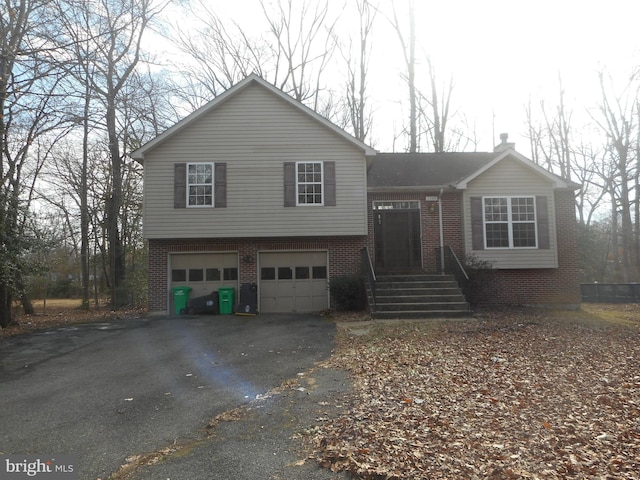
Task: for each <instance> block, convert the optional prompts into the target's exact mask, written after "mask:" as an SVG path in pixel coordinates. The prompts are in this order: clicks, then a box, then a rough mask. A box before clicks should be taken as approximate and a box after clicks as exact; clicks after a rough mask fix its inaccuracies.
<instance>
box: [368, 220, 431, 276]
mask: <svg viewBox="0 0 640 480" xmlns="http://www.w3.org/2000/svg"><path fill="white" fill-rule="evenodd" d="M374 215H375V217H374V235H375V250H376V269H382V270H402V269H405V270H406V269H412V268H419V267H420V266H421V255H420V243H421V242H420V210H375V211H374Z"/></svg>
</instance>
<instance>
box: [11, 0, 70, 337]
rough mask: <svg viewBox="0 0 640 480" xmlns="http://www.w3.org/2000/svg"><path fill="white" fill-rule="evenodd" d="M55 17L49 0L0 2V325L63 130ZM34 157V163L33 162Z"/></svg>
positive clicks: (18, 288) (15, 291)
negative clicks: (36, 190) (47, 165)
mask: <svg viewBox="0 0 640 480" xmlns="http://www.w3.org/2000/svg"><path fill="white" fill-rule="evenodd" d="M56 33H57V32H56V18H55V16H53V15H51V12H50V10H49V9H48V2H46V1H44V0H43V1H39V0H6V1H4V2H2V4H0V326H2V327H6V326H7V325H8V324H9V323H11V321H12V319H11V310H10V305H11V300H12V298H15V297H16V296H17V297H22V299H23V303H24V304H25V307H27V308H29V303H28V299H27V298H26V297H25V296H24V282H23V277H22V275H23V273H25V271H24V269H23V268H22V267H23V265H22V260H23V259H24V253H25V251H27V250H28V249H29V248H30V244H29V238H28V236H27V235H26V231H25V225H26V222H27V218H28V212H29V207H30V203H31V199H32V198H33V186H34V184H35V179H36V178H37V174H38V172H39V171H40V169H41V168H42V164H43V163H44V161H45V159H46V157H47V154H48V151H49V149H50V146H51V145H52V144H54V143H55V141H56V140H57V139H58V138H59V137H60V135H62V134H63V133H64V132H63V131H62V125H63V121H64V118H65V111H66V105H65V99H64V98H63V97H61V96H58V95H56V94H55V92H56V89H57V87H58V85H59V83H60V81H61V78H62V75H61V73H62V72H61V71H60V69H59V64H58V63H57V62H56V61H55V59H54V58H53V55H54V53H55V50H54V49H53V47H52V44H53V42H52V40H53V38H54V37H55V35H56ZM34 162H35V163H34Z"/></svg>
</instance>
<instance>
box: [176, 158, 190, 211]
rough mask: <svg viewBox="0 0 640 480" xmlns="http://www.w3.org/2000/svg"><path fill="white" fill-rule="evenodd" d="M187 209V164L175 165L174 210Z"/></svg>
mask: <svg viewBox="0 0 640 480" xmlns="http://www.w3.org/2000/svg"><path fill="white" fill-rule="evenodd" d="M186 207H187V164H186V163H176V164H174V165H173V208H186Z"/></svg>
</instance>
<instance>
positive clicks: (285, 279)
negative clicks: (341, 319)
mask: <svg viewBox="0 0 640 480" xmlns="http://www.w3.org/2000/svg"><path fill="white" fill-rule="evenodd" d="M327 277H328V275H327V252H277V253H276V252H264V253H260V288H259V290H260V311H261V312H265V313H266V312H317V311H320V310H324V309H326V308H327V307H328V291H327Z"/></svg>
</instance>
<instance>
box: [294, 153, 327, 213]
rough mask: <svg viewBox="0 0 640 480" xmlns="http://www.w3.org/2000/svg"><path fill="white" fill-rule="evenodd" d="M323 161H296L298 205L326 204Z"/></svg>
mask: <svg viewBox="0 0 640 480" xmlns="http://www.w3.org/2000/svg"><path fill="white" fill-rule="evenodd" d="M323 173H324V172H323V168H322V162H297V163H296V192H297V204H298V205H324V191H323V190H324V189H323V185H324V180H323Z"/></svg>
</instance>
